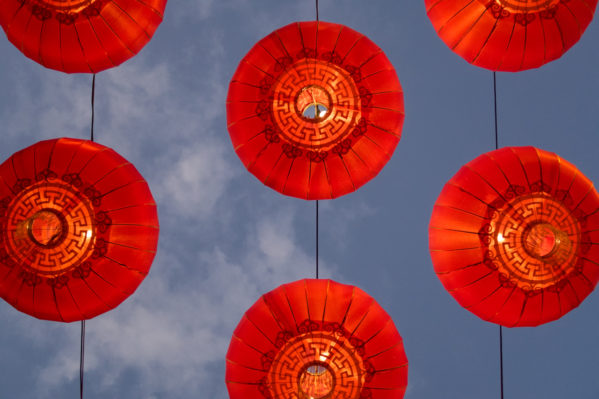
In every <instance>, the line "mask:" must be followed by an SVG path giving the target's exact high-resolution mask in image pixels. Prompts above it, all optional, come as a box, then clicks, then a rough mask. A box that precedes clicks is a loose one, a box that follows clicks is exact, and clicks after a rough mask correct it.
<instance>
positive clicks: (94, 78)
mask: <svg viewBox="0 0 599 399" xmlns="http://www.w3.org/2000/svg"><path fill="white" fill-rule="evenodd" d="M95 97H96V74H95V73H94V75H93V77H92V123H91V131H90V139H91V141H94V116H95V104H94V102H95Z"/></svg>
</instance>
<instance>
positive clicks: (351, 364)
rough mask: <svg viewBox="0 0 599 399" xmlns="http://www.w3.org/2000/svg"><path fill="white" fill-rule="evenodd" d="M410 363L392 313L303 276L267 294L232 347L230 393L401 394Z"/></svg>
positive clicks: (352, 290) (271, 396) (353, 291)
mask: <svg viewBox="0 0 599 399" xmlns="http://www.w3.org/2000/svg"><path fill="white" fill-rule="evenodd" d="M407 376H408V361H407V358H406V355H405V352H404V349H403V343H402V339H401V336H400V335H399V333H398V332H397V329H396V328H395V325H394V324H393V321H392V320H391V318H390V317H389V315H387V313H386V312H385V311H384V310H383V309H382V308H381V307H380V306H379V305H378V304H377V303H376V301H374V299H372V297H370V296H369V295H368V294H366V293H365V292H364V291H362V290H360V289H359V288H357V287H353V286H350V285H344V284H339V283H337V282H334V281H331V280H300V281H296V282H293V283H289V284H284V285H282V286H280V287H278V288H276V289H275V290H273V291H271V292H269V293H267V294H265V295H263V296H262V297H261V298H260V299H259V300H258V301H257V302H256V303H255V304H254V305H253V306H252V307H251V308H250V309H248V311H247V312H246V313H245V315H244V316H243V318H242V319H241V321H240V322H239V324H238V326H237V328H236V329H235V332H234V333H233V337H232V339H231V343H230V346H229V350H228V352H227V369H226V381H227V389H228V390H229V396H230V397H231V399H241V398H243V399H254V398H256V399H260V398H267V399H279V398H291V397H297V398H304V399H306V398H331V399H337V398H372V399H382V398H385V399H401V398H402V397H403V395H404V392H405V389H406V386H407Z"/></svg>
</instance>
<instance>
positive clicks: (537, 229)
mask: <svg viewBox="0 0 599 399" xmlns="http://www.w3.org/2000/svg"><path fill="white" fill-rule="evenodd" d="M560 235H561V234H560V232H559V231H557V230H556V229H555V228H554V227H553V226H552V225H550V224H549V223H538V224H535V225H533V226H532V227H530V228H529V229H528V230H527V231H526V232H525V233H524V248H525V249H526V252H528V253H529V254H530V255H531V256H534V257H535V258H537V259H541V258H545V257H547V256H550V255H551V254H553V253H554V252H555V250H556V249H557V246H558V245H560V243H561V242H562V238H561V237H560Z"/></svg>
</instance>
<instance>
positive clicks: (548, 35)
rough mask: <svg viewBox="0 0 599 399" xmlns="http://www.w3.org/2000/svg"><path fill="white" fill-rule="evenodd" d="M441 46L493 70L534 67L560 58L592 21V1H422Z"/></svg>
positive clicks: (512, 70)
mask: <svg viewBox="0 0 599 399" xmlns="http://www.w3.org/2000/svg"><path fill="white" fill-rule="evenodd" d="M424 3H425V5H426V11H427V14H428V16H429V18H430V20H431V22H432V24H433V26H434V28H435V30H436V31H437V33H438V34H439V36H440V37H441V39H443V41H444V42H445V44H447V46H449V48H451V49H452V50H453V51H454V52H456V53H457V54H459V55H460V56H461V57H462V58H464V59H465V60H466V61H468V62H469V63H471V64H474V65H477V66H480V67H483V68H486V69H490V70H493V71H511V72H515V71H521V70H525V69H531V68H537V67H540V66H541V65H543V64H546V63H548V62H550V61H553V60H555V59H557V58H559V57H561V56H562V54H564V53H565V52H566V51H568V49H570V47H572V46H573V45H574V44H575V43H576V42H578V40H579V39H580V37H581V36H582V34H583V32H584V31H585V29H586V27H587V26H588V25H589V23H590V22H591V20H592V19H593V14H594V12H595V8H596V7H597V0H424Z"/></svg>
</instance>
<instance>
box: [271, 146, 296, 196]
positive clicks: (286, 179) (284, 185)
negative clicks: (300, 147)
mask: <svg viewBox="0 0 599 399" xmlns="http://www.w3.org/2000/svg"><path fill="white" fill-rule="evenodd" d="M281 155H283V153H281ZM279 159H280V158H279ZM294 162H295V159H292V160H291V163H290V164H289V169H288V170H287V176H285V182H284V183H283V192H286V191H287V182H288V181H289V176H291V169H292V168H293V164H294ZM272 170H273V171H274V170H275V167H274V166H273V168H272ZM269 176H270V174H269Z"/></svg>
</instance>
